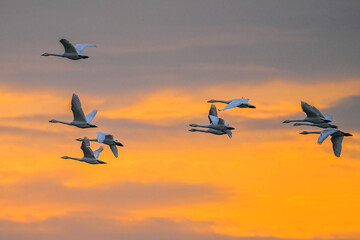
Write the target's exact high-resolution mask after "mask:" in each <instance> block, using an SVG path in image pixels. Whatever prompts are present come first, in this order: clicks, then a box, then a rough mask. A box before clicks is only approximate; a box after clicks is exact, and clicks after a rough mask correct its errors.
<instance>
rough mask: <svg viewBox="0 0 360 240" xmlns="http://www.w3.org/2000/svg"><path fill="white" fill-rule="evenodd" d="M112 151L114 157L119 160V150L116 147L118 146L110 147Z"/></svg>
mask: <svg viewBox="0 0 360 240" xmlns="http://www.w3.org/2000/svg"><path fill="white" fill-rule="evenodd" d="M109 146H110V149H111V151H112V152H113V154H114V156H115V157H116V158H117V157H118V149H117V147H116V145H109Z"/></svg>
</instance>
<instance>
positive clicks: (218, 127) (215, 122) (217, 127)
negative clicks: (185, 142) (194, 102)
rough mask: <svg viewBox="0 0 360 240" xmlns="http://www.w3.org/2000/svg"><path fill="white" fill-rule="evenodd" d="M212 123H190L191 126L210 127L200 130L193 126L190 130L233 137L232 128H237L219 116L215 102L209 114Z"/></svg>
mask: <svg viewBox="0 0 360 240" xmlns="http://www.w3.org/2000/svg"><path fill="white" fill-rule="evenodd" d="M208 118H209V121H210V124H209V125H200V124H196V123H193V124H190V125H189V126H190V127H201V128H208V129H207V130H199V129H195V128H192V129H190V130H189V131H190V132H205V133H211V134H215V135H224V134H227V135H228V136H229V138H231V137H232V132H231V130H233V129H235V128H233V127H230V126H229V124H228V123H225V121H224V119H222V118H219V117H218V116H217V111H216V107H215V105H214V104H211V107H210V110H209V115H208Z"/></svg>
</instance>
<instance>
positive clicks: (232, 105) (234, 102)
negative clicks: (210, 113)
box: [221, 99, 243, 111]
mask: <svg viewBox="0 0 360 240" xmlns="http://www.w3.org/2000/svg"><path fill="white" fill-rule="evenodd" d="M242 103H243V101H242V100H241V99H235V100H232V101H231V102H230V103H229V104H228V105H226V106H225V107H224V108H223V109H222V110H221V111H225V110H226V109H231V108H236V107H237V106H239V105H240V104H242Z"/></svg>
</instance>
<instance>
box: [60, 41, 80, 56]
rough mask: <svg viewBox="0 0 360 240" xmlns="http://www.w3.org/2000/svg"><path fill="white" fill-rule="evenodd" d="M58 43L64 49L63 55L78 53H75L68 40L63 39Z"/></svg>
mask: <svg viewBox="0 0 360 240" xmlns="http://www.w3.org/2000/svg"><path fill="white" fill-rule="evenodd" d="M60 42H61V44H62V45H63V46H64V48H65V53H73V54H78V52H77V51H76V49H75V47H74V45H72V44H71V43H70V42H69V41H68V40H66V39H64V38H63V39H61V40H60Z"/></svg>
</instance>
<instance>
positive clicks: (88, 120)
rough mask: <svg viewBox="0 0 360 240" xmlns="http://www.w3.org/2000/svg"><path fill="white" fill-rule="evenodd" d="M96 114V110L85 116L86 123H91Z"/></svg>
mask: <svg viewBox="0 0 360 240" xmlns="http://www.w3.org/2000/svg"><path fill="white" fill-rule="evenodd" d="M96 114H97V110H92V111H91V112H90V113H89V114H88V115H86V116H85V118H86V122H87V123H91V121H92V120H93V119H94V117H95V115H96Z"/></svg>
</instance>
